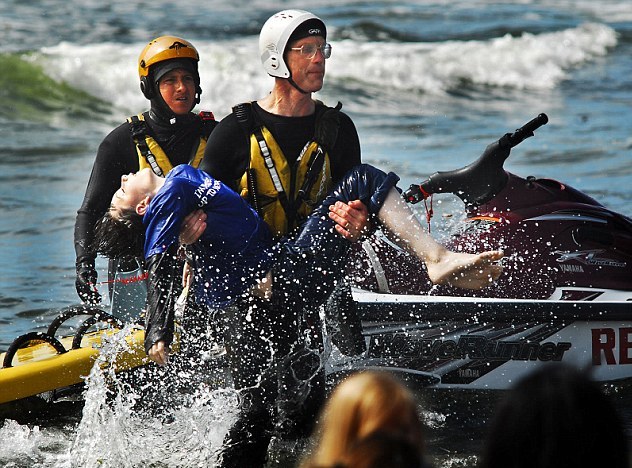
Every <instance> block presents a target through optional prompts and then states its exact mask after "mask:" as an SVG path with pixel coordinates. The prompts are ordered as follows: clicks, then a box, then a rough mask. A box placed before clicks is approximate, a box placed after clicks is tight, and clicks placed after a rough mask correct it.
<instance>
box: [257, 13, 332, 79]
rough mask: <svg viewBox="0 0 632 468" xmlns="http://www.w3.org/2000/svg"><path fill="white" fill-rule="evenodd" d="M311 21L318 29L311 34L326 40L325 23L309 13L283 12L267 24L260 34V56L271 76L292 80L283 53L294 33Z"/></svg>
mask: <svg viewBox="0 0 632 468" xmlns="http://www.w3.org/2000/svg"><path fill="white" fill-rule="evenodd" d="M309 20H315V22H316V24H317V28H316V29H310V34H311V35H318V36H322V37H325V38H326V37H327V29H326V28H325V23H323V20H321V19H320V18H319V17H318V16H316V15H314V14H313V13H310V12H309V11H305V10H283V11H280V12H278V13H276V14H274V15H273V16H271V17H270V18H268V21H266V22H265V24H264V25H263V27H262V28H261V33H260V34H259V54H260V56H261V63H262V64H263V68H264V69H265V71H266V72H268V74H269V75H271V76H276V77H279V78H290V70H289V68H288V66H287V64H286V63H285V60H284V59H283V52H285V48H286V47H287V44H288V42H289V41H290V37H291V36H292V34H293V33H294V31H296V29H297V28H298V27H299V26H300V25H301V24H303V23H305V22H306V21H309ZM306 35H307V34H306Z"/></svg>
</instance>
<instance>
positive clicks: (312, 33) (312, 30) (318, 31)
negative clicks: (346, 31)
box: [307, 28, 321, 36]
mask: <svg viewBox="0 0 632 468" xmlns="http://www.w3.org/2000/svg"><path fill="white" fill-rule="evenodd" d="M307 34H309V35H310V36H316V35H320V34H321V32H320V29H318V28H315V29H310V30H309V31H307Z"/></svg>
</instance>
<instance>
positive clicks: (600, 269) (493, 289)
mask: <svg viewBox="0 0 632 468" xmlns="http://www.w3.org/2000/svg"><path fill="white" fill-rule="evenodd" d="M547 121H548V118H547V117H546V115H544V114H540V115H539V116H538V117H536V118H535V119H533V120H532V121H530V122H529V123H527V124H526V125H525V126H524V127H522V128H519V129H517V130H516V131H515V132H513V133H508V134H506V135H504V136H503V137H502V138H500V139H499V140H498V141H496V142H494V143H492V144H490V145H489V146H488V147H487V148H486V149H485V151H484V152H483V154H482V155H481V156H480V157H479V158H478V159H477V160H476V161H474V162H473V163H472V164H470V165H468V166H466V167H463V168H461V169H457V170H455V171H448V172H437V173H435V174H433V175H432V176H430V177H429V178H428V179H427V180H425V181H424V182H422V183H421V184H419V185H411V187H410V188H409V189H408V190H407V191H405V192H404V197H405V198H406V200H407V201H408V202H410V203H418V202H421V201H423V202H424V203H426V204H427V205H426V208H427V212H428V215H429V216H428V219H430V217H431V214H432V213H431V208H429V207H431V206H432V205H431V201H432V197H433V195H434V194H436V193H452V194H455V195H457V196H458V197H459V198H460V199H461V200H462V201H463V202H464V205H465V219H464V221H463V223H461V226H460V227H459V228H458V229H457V230H456V232H454V233H452V235H451V237H450V239H449V240H448V241H446V246H447V247H448V248H450V249H452V250H459V251H465V252H472V253H474V252H480V251H483V250H489V249H499V248H500V249H502V250H503V251H504V252H505V258H504V259H503V260H502V264H503V265H504V271H503V274H502V276H501V277H500V278H499V280H498V281H497V282H496V283H495V284H493V285H490V286H489V287H487V288H485V289H483V290H480V291H469V290H461V289H456V288H449V287H445V286H433V285H431V283H430V281H429V280H428V277H427V276H426V274H425V271H424V268H423V266H422V265H421V264H420V263H419V262H418V261H417V260H416V259H415V258H413V257H412V256H410V255H408V254H407V253H405V252H404V251H403V250H401V249H400V248H398V247H397V246H396V245H394V244H393V243H391V242H389V241H388V239H386V238H385V237H384V236H380V235H379V232H378V235H376V236H373V237H372V238H371V239H370V240H368V241H365V242H364V243H363V245H362V248H361V249H358V251H357V252H356V254H355V256H354V263H353V267H352V269H351V275H350V277H352V278H354V281H355V289H354V292H353V296H354V300H355V301H356V305H357V308H358V310H359V315H360V319H361V321H362V328H363V332H362V333H363V336H364V341H365V344H366V351H365V352H364V353H362V354H361V355H360V356H354V357H344V356H340V357H339V358H337V359H336V360H335V361H334V362H333V363H332V366H331V369H330V371H331V372H332V373H334V374H336V373H345V372H348V371H349V370H352V369H361V368H366V367H386V368H389V369H392V370H395V371H397V372H400V373H402V374H405V376H406V377H407V378H408V379H412V380H415V381H417V382H418V383H419V384H421V385H424V386H431V387H437V388H476V389H479V388H484V389H505V388H508V387H510V386H511V385H512V384H513V383H514V382H515V381H516V379H518V378H520V377H521V376H522V375H524V374H525V373H527V372H529V371H530V370H532V369H533V368H534V367H536V366H539V365H543V364H546V363H548V362H555V361H562V362H568V363H571V364H573V365H576V366H578V367H581V368H590V370H591V372H592V375H593V377H594V378H596V379H597V380H599V381H602V382H615V383H624V382H626V381H628V380H630V378H632V350H631V349H630V348H632V220H631V219H630V218H628V217H626V216H623V215H621V214H619V213H616V212H614V211H612V210H609V209H608V208H606V207H604V206H603V205H601V204H600V203H599V202H597V201H596V200H594V199H592V198H591V197H589V196H587V195H586V194H584V193H582V192H580V191H578V190H576V189H574V188H572V187H570V186H568V185H566V184H564V183H561V182H558V181H556V180H551V179H537V178H535V177H527V178H526V179H525V178H522V177H519V176H517V175H514V174H512V173H509V172H507V171H505V170H504V168H503V164H504V161H505V160H506V158H507V157H508V156H509V154H510V151H511V148H513V147H514V146H516V145H517V144H519V143H520V142H522V141H523V140H524V139H526V138H528V137H530V136H533V134H534V131H535V130H536V129H537V128H539V127H540V126H541V125H544V124H545V123H546V122H547Z"/></svg>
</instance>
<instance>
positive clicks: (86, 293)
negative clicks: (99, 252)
mask: <svg viewBox="0 0 632 468" xmlns="http://www.w3.org/2000/svg"><path fill="white" fill-rule="evenodd" d="M96 283H97V270H96V269H95V268H94V265H93V264H90V263H78V264H77V278H76V279H75V288H77V294H78V295H79V298H80V299H81V300H82V301H83V302H86V303H88V304H98V303H99V302H101V294H99V291H97V288H96Z"/></svg>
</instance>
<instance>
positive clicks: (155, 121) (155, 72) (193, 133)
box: [74, 36, 216, 303]
mask: <svg viewBox="0 0 632 468" xmlns="http://www.w3.org/2000/svg"><path fill="white" fill-rule="evenodd" d="M199 59H200V58H199V54H198V51H197V50H196V48H195V47H194V46H193V44H191V43H190V42H189V41H186V40H184V39H182V38H179V37H174V36H162V37H158V38H157V39H154V40H153V41H151V42H150V43H149V44H147V46H145V48H144V49H143V51H142V52H141V54H140V57H139V59H138V74H139V77H140V88H141V91H142V93H143V95H144V96H145V97H146V98H147V99H148V100H149V101H150V103H151V106H150V109H149V110H148V111H146V112H143V113H142V114H139V115H135V116H132V117H130V118H128V119H127V122H125V123H123V124H121V125H120V126H118V127H117V128H115V129H114V130H113V131H112V132H111V133H110V134H109V135H107V136H106V137H105V139H104V140H103V141H102V143H101V144H100V146H99V149H98V151H97V155H96V159H95V161H94V165H93V167H92V173H91V175H90V179H89V182H88V186H87V188H86V192H85V196H84V199H83V203H82V204H81V207H80V208H79V210H78V211H77V218H76V221H75V235H74V239H75V253H76V272H77V277H76V281H75V285H76V288H77V293H78V295H79V297H80V298H81V300H82V301H85V302H89V303H98V302H99V301H100V299H101V298H100V294H99V292H98V291H97V289H96V287H95V284H96V282H97V272H96V269H95V256H94V254H91V253H90V252H88V251H87V246H88V245H89V244H90V242H91V241H92V239H93V238H94V225H95V223H96V221H97V220H98V219H100V218H101V217H102V216H103V215H104V214H105V212H106V211H107V209H108V207H109V204H110V200H111V198H112V196H113V194H114V193H115V192H116V190H117V189H118V188H119V186H120V181H121V177H122V176H123V175H124V174H129V173H131V172H137V171H138V170H139V169H142V168H144V167H150V168H151V169H152V170H153V171H154V172H155V173H156V174H157V175H160V176H164V175H165V174H167V173H168V172H169V171H170V170H171V169H172V168H173V167H175V166H177V165H179V164H191V165H193V166H195V167H197V166H198V165H199V163H200V161H201V159H202V157H203V155H204V149H205V147H206V140H207V139H208V136H209V135H210V133H211V131H212V130H213V128H214V127H215V124H216V122H215V120H214V118H213V115H212V114H211V113H210V112H202V113H200V114H194V113H192V112H191V111H192V110H193V108H194V107H195V105H196V104H198V103H199V101H200V93H201V92H202V89H201V88H200V75H199V73H198V62H199ZM129 260H131V259H117V260H114V261H110V268H109V271H110V276H111V277H112V276H113V275H114V273H115V271H116V268H117V265H118V264H119V263H120V262H121V261H126V262H129Z"/></svg>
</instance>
